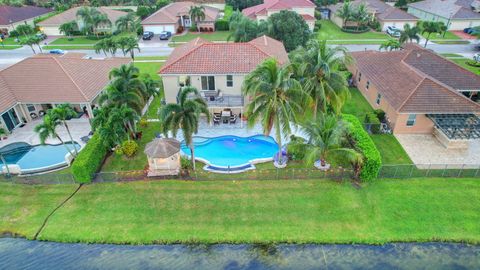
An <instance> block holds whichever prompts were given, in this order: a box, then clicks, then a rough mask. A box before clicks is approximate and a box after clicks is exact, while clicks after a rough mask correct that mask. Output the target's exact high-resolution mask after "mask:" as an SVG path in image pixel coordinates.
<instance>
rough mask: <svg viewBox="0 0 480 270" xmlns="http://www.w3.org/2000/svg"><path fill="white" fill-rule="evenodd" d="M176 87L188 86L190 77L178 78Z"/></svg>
mask: <svg viewBox="0 0 480 270" xmlns="http://www.w3.org/2000/svg"><path fill="white" fill-rule="evenodd" d="M178 85H180V86H181V87H184V86H190V76H180V77H178Z"/></svg>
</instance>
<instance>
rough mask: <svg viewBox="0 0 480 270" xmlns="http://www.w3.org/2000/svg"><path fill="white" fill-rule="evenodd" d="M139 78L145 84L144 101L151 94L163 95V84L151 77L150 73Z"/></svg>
mask: <svg viewBox="0 0 480 270" xmlns="http://www.w3.org/2000/svg"><path fill="white" fill-rule="evenodd" d="M141 79H142V81H143V84H144V85H145V93H144V98H145V101H147V100H148V99H149V98H150V97H151V96H157V95H160V97H163V84H162V83H161V82H160V81H159V80H156V79H154V78H152V76H150V74H143V75H142V78H141Z"/></svg>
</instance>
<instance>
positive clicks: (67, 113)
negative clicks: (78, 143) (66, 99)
mask: <svg viewBox="0 0 480 270" xmlns="http://www.w3.org/2000/svg"><path fill="white" fill-rule="evenodd" d="M52 115H53V117H55V118H56V119H58V120H60V121H61V122H62V124H63V126H64V127H65V129H66V130H67V133H68V136H69V137H70V141H71V142H72V145H73V149H74V150H75V156H76V155H78V151H77V148H76V147H75V144H74V141H73V137H72V133H70V128H69V127H68V124H67V120H68V119H71V118H72V117H76V116H77V113H76V112H75V111H74V110H73V109H72V107H71V106H70V104H61V105H58V106H57V107H55V108H53V109H52Z"/></svg>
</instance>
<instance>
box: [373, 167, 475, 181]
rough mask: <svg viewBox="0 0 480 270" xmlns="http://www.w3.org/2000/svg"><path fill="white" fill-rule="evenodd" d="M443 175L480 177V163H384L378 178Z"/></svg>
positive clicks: (446, 176) (445, 176) (444, 176)
mask: <svg viewBox="0 0 480 270" xmlns="http://www.w3.org/2000/svg"><path fill="white" fill-rule="evenodd" d="M415 177H441V178H466V177H472V178H476V177H478V178H479V179H480V164H407V165H383V166H382V168H381V169H380V173H379V175H378V178H415Z"/></svg>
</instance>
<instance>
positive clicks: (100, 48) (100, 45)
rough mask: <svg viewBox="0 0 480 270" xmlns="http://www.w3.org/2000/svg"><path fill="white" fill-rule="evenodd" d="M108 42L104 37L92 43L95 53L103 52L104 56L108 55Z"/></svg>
mask: <svg viewBox="0 0 480 270" xmlns="http://www.w3.org/2000/svg"><path fill="white" fill-rule="evenodd" d="M108 46H109V43H108V42H107V38H104V39H102V40H99V41H97V42H96V43H95V45H93V49H94V50H95V53H100V52H103V53H104V54H105V57H108V54H107V53H108V52H110V48H109V47H108Z"/></svg>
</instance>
